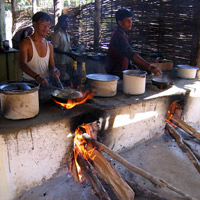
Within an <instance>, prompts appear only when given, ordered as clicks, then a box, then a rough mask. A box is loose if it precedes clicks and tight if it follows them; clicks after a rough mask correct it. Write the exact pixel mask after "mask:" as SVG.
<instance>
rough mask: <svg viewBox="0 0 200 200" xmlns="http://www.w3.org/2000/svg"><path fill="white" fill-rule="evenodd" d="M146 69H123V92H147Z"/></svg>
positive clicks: (133, 93) (134, 93) (135, 93)
mask: <svg viewBox="0 0 200 200" xmlns="http://www.w3.org/2000/svg"><path fill="white" fill-rule="evenodd" d="M146 74H147V72H146V71H143V70H125V71H123V92H124V93H126V94H131V95H139V94H143V93H144V92H145V88H146Z"/></svg>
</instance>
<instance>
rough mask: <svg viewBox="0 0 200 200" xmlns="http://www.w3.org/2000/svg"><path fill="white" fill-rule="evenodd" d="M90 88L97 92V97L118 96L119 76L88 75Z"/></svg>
mask: <svg viewBox="0 0 200 200" xmlns="http://www.w3.org/2000/svg"><path fill="white" fill-rule="evenodd" d="M86 77H87V79H88V83H89V86H90V88H91V89H92V90H94V91H95V96H99V97H112V96H115V95H116V94H117V81H118V80H119V77H118V76H115V75H111V74H100V73H96V74H88V75H86Z"/></svg>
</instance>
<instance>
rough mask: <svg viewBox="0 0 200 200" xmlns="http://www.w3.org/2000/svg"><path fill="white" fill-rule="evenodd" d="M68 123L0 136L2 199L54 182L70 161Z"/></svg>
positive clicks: (53, 123) (0, 194)
mask: <svg viewBox="0 0 200 200" xmlns="http://www.w3.org/2000/svg"><path fill="white" fill-rule="evenodd" d="M68 123H69V122H68V121H67V120H61V121H56V122H51V123H47V124H42V125H40V126H36V127H31V128H29V129H23V130H21V131H19V132H16V133H9V134H5V135H0V180H1V181H0V182H1V184H0V199H2V200H11V199H14V198H15V197H17V196H18V195H20V193H21V192H23V191H25V190H27V189H30V188H31V187H33V186H36V185H39V184H41V183H42V182H44V181H45V180H48V179H50V178H51V177H52V176H53V175H54V174H56V173H57V170H58V169H59V168H60V165H61V163H62V162H64V163H66V162H67V161H69V158H67V155H68V156H69V152H70V150H69V149H70V148H71V147H72V135H71V133H70V131H69V128H68V127H69V126H68ZM2 180H3V181H2Z"/></svg>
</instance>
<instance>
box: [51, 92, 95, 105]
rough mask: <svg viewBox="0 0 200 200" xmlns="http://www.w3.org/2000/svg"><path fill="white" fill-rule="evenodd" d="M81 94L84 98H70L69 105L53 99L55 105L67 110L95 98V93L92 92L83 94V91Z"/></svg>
mask: <svg viewBox="0 0 200 200" xmlns="http://www.w3.org/2000/svg"><path fill="white" fill-rule="evenodd" d="M80 92H81V93H82V97H80V98H76V99H72V98H68V99H67V103H62V102H59V101H57V100H55V99H54V98H53V100H54V102H55V103H57V104H59V105H61V106H62V107H64V108H66V109H71V108H73V107H74V106H76V105H79V104H83V103H85V102H86V101H87V100H88V99H92V98H93V97H94V92H91V91H90V90H86V91H85V92H82V91H80Z"/></svg>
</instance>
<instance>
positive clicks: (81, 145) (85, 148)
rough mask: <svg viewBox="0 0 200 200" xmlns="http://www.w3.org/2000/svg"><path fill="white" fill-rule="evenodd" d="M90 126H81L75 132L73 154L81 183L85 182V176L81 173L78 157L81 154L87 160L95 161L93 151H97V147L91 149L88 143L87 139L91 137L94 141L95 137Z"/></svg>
mask: <svg viewBox="0 0 200 200" xmlns="http://www.w3.org/2000/svg"><path fill="white" fill-rule="evenodd" d="M90 128H91V127H90V124H83V125H81V126H79V127H78V128H77V129H76V130H75V137H74V146H73V153H74V161H75V165H76V170H77V173H78V179H79V182H81V181H83V180H84V177H83V174H82V173H81V167H80V166H79V164H78V162H77V157H78V155H79V154H81V155H82V156H83V157H84V159H85V160H88V159H91V160H93V159H94V158H95V157H92V154H93V151H94V150H95V149H96V147H93V146H92V148H91V147H89V144H88V143H87V142H86V140H85V138H84V135H85V137H86V136H89V137H91V138H93V139H95V138H94V136H93V135H92V134H91V132H90Z"/></svg>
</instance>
